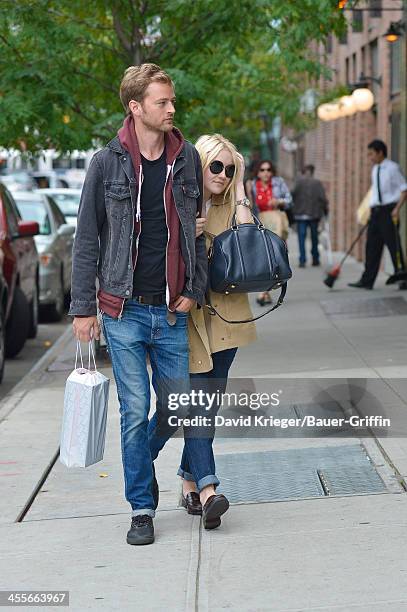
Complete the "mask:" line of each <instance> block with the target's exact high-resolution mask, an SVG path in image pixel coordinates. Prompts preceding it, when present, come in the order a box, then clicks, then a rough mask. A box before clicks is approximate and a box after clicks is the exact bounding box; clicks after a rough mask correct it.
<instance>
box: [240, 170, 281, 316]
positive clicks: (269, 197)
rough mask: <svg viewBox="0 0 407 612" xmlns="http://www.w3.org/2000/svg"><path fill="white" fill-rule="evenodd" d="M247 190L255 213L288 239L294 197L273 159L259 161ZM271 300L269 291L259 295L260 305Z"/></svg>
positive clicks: (268, 227)
mask: <svg viewBox="0 0 407 612" xmlns="http://www.w3.org/2000/svg"><path fill="white" fill-rule="evenodd" d="M246 192H247V193H248V194H249V195H248V197H249V199H250V201H251V204H252V208H253V212H254V214H255V215H256V216H258V217H259V219H260V221H261V222H262V223H263V225H264V226H265V227H266V228H267V229H268V230H271V231H272V232H274V233H275V234H277V235H278V236H280V238H282V239H283V240H287V238H288V229H289V222H288V217H287V213H286V211H287V210H288V209H289V208H290V207H291V204H292V197H291V194H290V191H289V189H288V187H287V185H286V183H285V181H284V179H283V178H282V177H281V176H278V175H277V170H276V168H275V166H274V165H273V163H272V162H271V161H269V160H267V159H266V160H263V161H261V162H260V163H259V166H258V170H257V176H256V177H255V178H254V179H253V180H252V181H247V183H246ZM271 301H272V300H271V296H270V293H268V292H267V291H265V292H264V293H260V294H259V295H258V296H257V303H258V304H259V305H260V306H264V305H265V304H271Z"/></svg>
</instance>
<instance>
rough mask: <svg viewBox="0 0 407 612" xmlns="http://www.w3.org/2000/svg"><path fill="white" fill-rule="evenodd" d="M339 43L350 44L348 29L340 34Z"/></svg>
mask: <svg viewBox="0 0 407 612" xmlns="http://www.w3.org/2000/svg"><path fill="white" fill-rule="evenodd" d="M339 44H340V45H347V44H348V30H347V29H346V30H345V31H344V32H343V34H341V35H340V37H339Z"/></svg>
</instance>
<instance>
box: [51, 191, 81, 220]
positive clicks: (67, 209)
mask: <svg viewBox="0 0 407 612" xmlns="http://www.w3.org/2000/svg"><path fill="white" fill-rule="evenodd" d="M51 195H52V199H53V200H54V201H55V202H56V203H57V204H58V206H59V208H60V209H61V212H62V213H63V214H64V215H65V217H77V216H78V208H79V201H80V199H81V197H80V195H79V194H78V195H76V194H74V193H52V194H51Z"/></svg>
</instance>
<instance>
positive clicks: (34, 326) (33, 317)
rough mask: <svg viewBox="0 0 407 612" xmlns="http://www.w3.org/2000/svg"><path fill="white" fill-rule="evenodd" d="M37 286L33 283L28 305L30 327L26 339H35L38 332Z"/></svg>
mask: <svg viewBox="0 0 407 612" xmlns="http://www.w3.org/2000/svg"><path fill="white" fill-rule="evenodd" d="M38 308H39V307H38V285H37V282H35V285H34V291H33V299H32V300H31V304H30V327H29V329H28V337H29V338H36V336H37V332H38Z"/></svg>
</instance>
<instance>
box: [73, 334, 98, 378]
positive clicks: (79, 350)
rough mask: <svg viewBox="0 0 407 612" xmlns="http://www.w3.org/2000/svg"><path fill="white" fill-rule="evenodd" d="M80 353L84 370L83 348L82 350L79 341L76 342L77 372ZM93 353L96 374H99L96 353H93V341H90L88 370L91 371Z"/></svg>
mask: <svg viewBox="0 0 407 612" xmlns="http://www.w3.org/2000/svg"><path fill="white" fill-rule="evenodd" d="M78 353H79V355H80V358H81V366H82V370H84V369H85V368H84V366H83V357H82V348H81V343H80V341H79V340H77V341H76V354H75V370H76V369H77V365H78ZM91 353H92V357H93V363H94V366H95V370H94V371H95V372H97V367H96V360H95V353H94V352H93V344H92V340H90V342H89V354H88V370H89V371H90V356H91Z"/></svg>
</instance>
